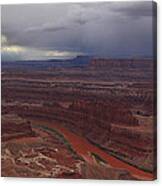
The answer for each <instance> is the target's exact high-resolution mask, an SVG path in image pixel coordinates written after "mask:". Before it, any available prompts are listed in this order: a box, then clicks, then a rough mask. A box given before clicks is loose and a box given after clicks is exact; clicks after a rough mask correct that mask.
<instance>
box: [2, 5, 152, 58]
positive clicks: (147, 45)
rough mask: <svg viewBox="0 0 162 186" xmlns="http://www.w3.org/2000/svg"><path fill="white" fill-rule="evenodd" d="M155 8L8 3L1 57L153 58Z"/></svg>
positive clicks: (4, 7) (5, 7)
mask: <svg viewBox="0 0 162 186" xmlns="http://www.w3.org/2000/svg"><path fill="white" fill-rule="evenodd" d="M152 7H153V3H152V2H104V3H60V4H37V5H32V4H28V5H3V6H2V21H1V22H2V26H1V27H2V28H1V30H2V37H3V41H2V60H12V59H13V60H15V59H18V60H19V59H48V58H66V57H68V58H70V57H74V56H76V55H94V56H102V57H140V56H142V57H143V56H146V57H150V56H152V55H153V53H152V51H153V25H152V24H153V10H152ZM47 54H48V55H47Z"/></svg>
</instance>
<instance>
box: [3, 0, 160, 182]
mask: <svg viewBox="0 0 162 186" xmlns="http://www.w3.org/2000/svg"><path fill="white" fill-rule="evenodd" d="M104 1H108V0H104ZM111 1H119V0H111ZM120 1H123V0H120ZM129 1H132V0H129ZM139 1H140V0H139ZM58 2H59V3H60V2H94V0H88V1H87V0H85V1H84V0H48V1H47V0H1V1H0V4H2V5H3V4H23V3H58ZM97 2H103V0H97ZM156 2H157V6H158V35H157V36H158V37H157V38H158V39H157V40H158V56H157V57H158V69H157V70H158V72H157V73H158V91H157V93H158V120H157V122H158V179H157V180H156V181H152V182H148V181H110V180H106V181H104V180H102V181H101V180H66V179H62V180H61V179H43V178H41V179H39V178H35V179H32V178H0V185H2V186H22V185H24V186H29V185H30V186H34V185H39V186H44V185H48V186H55V185H57V186H58V185H60V186H65V185H66V186H68V185H69V186H76V185H78V186H82V185H84V186H89V185H90V186H91V185H94V186H101V185H104V186H107V185H113V186H116V185H118V184H120V185H138V184H140V185H145V186H148V185H153V184H156V185H162V161H161V158H160V157H161V156H162V153H161V144H160V141H162V134H161V128H162V126H161V125H162V114H161V113H160V111H161V112H162V51H161V50H160V49H161V48H162V37H161V35H160V33H162V21H161V19H162V1H161V0H156Z"/></svg>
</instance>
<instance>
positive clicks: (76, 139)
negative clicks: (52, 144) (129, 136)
mask: <svg viewBox="0 0 162 186" xmlns="http://www.w3.org/2000/svg"><path fill="white" fill-rule="evenodd" d="M41 123H42V124H41ZM39 124H41V126H42V128H43V126H46V127H48V130H50V129H54V130H57V131H58V132H59V133H61V134H62V135H63V136H64V138H65V139H66V140H67V141H68V142H69V143H70V144H71V146H72V148H73V149H74V150H75V152H76V153H77V154H78V155H80V156H81V157H82V158H83V159H84V160H85V161H87V162H88V163H93V158H92V156H90V154H91V153H95V154H97V155H98V156H100V157H101V158H102V159H103V160H104V161H105V162H107V163H108V164H109V165H110V166H111V167H113V168H118V169H124V170H127V171H128V172H129V173H130V174H131V175H132V176H134V177H136V178H137V179H140V180H153V179H154V175H153V174H152V173H149V172H145V171H143V170H141V169H138V168H136V167H134V166H132V165H130V164H127V163H126V162H123V161H122V160H119V159H117V158H115V157H114V156H112V155H109V154H108V153H105V152H104V151H103V150H101V149H100V148H98V147H96V146H95V145H93V144H91V143H90V142H88V141H87V140H86V139H85V138H83V137H81V136H78V135H76V134H74V133H72V132H70V131H69V130H68V129H66V128H63V127H61V126H60V125H59V123H55V122H54V123H49V122H46V121H42V122H40V121H39Z"/></svg>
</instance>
